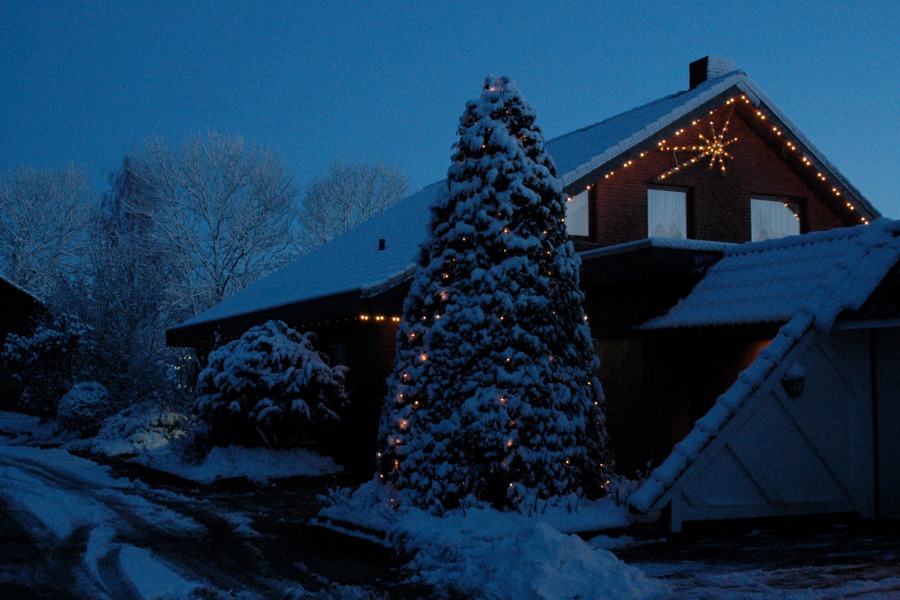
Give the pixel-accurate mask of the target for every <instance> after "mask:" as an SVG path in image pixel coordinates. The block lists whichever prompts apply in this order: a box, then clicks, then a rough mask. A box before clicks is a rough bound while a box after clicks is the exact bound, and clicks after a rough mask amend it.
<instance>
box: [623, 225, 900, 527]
mask: <svg viewBox="0 0 900 600" xmlns="http://www.w3.org/2000/svg"><path fill="white" fill-rule="evenodd" d="M860 227H863V228H864V229H865V231H863V232H861V233H859V234H858V235H857V236H856V239H855V240H854V242H855V243H854V245H853V248H852V249H851V251H849V252H848V253H847V254H846V255H845V256H844V257H842V258H841V259H840V260H839V261H838V264H837V266H836V268H835V269H834V270H833V271H832V273H831V274H830V276H829V277H828V278H827V279H826V280H825V281H823V282H822V283H821V284H820V286H819V287H818V289H817V290H816V293H815V294H814V296H813V298H811V299H810V300H809V301H808V302H806V303H804V304H803V306H802V307H801V308H800V310H799V311H798V312H797V314H795V315H794V316H793V317H792V318H791V319H790V320H789V321H788V322H787V323H786V324H785V325H783V326H782V327H781V328H780V329H779V330H778V333H777V334H776V336H775V338H774V339H773V340H772V342H771V343H770V344H769V345H768V346H766V347H765V348H764V349H763V350H762V351H761V352H760V353H759V355H758V356H757V357H756V359H755V360H754V361H753V362H752V363H751V364H750V365H749V366H748V367H747V368H746V369H744V370H743V371H741V373H740V374H739V375H738V378H737V380H736V381H735V382H734V383H733V384H732V385H731V387H729V388H728V390H726V391H725V393H723V394H722V395H721V396H719V397H718V399H716V403H715V404H714V405H713V407H712V408H711V409H710V410H709V412H707V413H706V415H705V416H703V417H702V418H700V419H698V420H697V422H696V423H695V424H694V428H693V429H692V430H691V432H690V433H688V435H687V436H686V437H685V438H684V439H683V440H682V441H681V442H679V443H678V444H676V445H675V447H674V448H673V449H672V453H671V454H670V455H669V456H668V457H667V458H666V459H665V460H664V461H663V463H662V464H660V465H659V466H658V467H657V468H656V469H654V470H653V471H652V472H651V473H650V477H648V478H647V480H646V481H645V482H644V483H643V484H642V485H641V486H640V487H639V488H638V489H637V490H635V492H634V493H633V494H631V496H629V498H628V505H629V506H630V507H631V508H633V509H634V510H636V511H637V512H639V513H641V514H647V513H649V512H650V511H651V510H654V509H659V508H661V507H662V506H663V505H664V504H665V503H666V502H668V501H669V499H670V498H671V495H672V493H673V490H674V489H675V486H676V484H677V482H678V480H679V479H680V477H681V476H682V475H683V474H684V473H685V472H686V471H687V470H688V469H689V467H690V466H691V465H692V464H694V463H695V462H696V460H697V459H698V458H699V456H700V454H701V453H702V452H703V451H704V450H705V449H706V448H707V447H709V445H710V444H711V443H712V441H713V440H714V439H715V438H716V437H717V436H718V434H719V433H720V432H721V431H722V430H723V429H724V427H725V426H726V425H727V424H728V423H729V422H730V421H731V418H732V417H733V416H734V415H736V414H737V413H738V411H739V410H740V409H741V408H742V407H743V406H744V404H745V403H746V402H748V401H749V400H750V398H751V397H752V396H753V395H754V394H755V393H757V392H758V391H759V390H760V389H762V388H764V384H765V382H766V380H767V379H768V378H769V377H770V376H771V375H772V373H773V372H776V371H777V370H778V367H779V366H781V367H783V368H787V366H785V365H784V364H783V363H784V360H785V358H786V357H787V355H788V353H789V352H790V351H791V350H792V349H793V348H795V347H796V346H797V345H798V344H799V343H800V342H801V340H802V339H803V338H804V337H805V336H806V335H807V333H808V332H810V331H812V330H814V329H815V330H819V331H825V332H827V331H829V330H830V329H831V328H832V327H833V326H834V323H835V321H836V320H837V318H838V316H839V315H840V314H841V312H843V311H844V310H846V309H853V308H858V307H859V306H861V305H862V303H863V302H865V299H866V298H868V296H869V295H870V294H871V293H872V291H874V289H875V288H876V287H877V286H878V284H879V283H881V280H882V279H883V278H884V276H885V275H886V274H887V272H888V271H889V270H890V269H891V268H893V266H894V265H895V264H896V263H897V261H898V260H900V239H898V237H897V236H898V235H900V221H892V220H890V219H884V218H882V219H878V220H877V221H875V222H874V223H872V224H871V225H868V226H860ZM848 229H857V228H856V227H854V228H848ZM825 233H827V232H825ZM761 244H765V242H762V243H761ZM866 259H868V260H866ZM863 261H866V268H859V267H860V265H862V264H863ZM860 271H862V272H860ZM848 280H854V281H857V283H861V284H862V285H857V288H856V289H855V292H856V293H855V294H854V293H850V294H848V293H847V286H846V285H845V284H846V282H847V281H848Z"/></svg>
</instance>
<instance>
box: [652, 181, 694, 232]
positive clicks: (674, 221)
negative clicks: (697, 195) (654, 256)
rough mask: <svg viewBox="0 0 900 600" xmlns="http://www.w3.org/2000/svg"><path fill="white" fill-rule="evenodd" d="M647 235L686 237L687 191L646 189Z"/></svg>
mask: <svg viewBox="0 0 900 600" xmlns="http://www.w3.org/2000/svg"><path fill="white" fill-rule="evenodd" d="M647 237H659V238H677V239H682V240H684V239H687V192H685V191H684V190H673V189H661V188H650V189H648V190H647Z"/></svg>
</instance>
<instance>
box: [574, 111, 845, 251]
mask: <svg viewBox="0 0 900 600" xmlns="http://www.w3.org/2000/svg"><path fill="white" fill-rule="evenodd" d="M724 114H725V113H724V112H721V111H716V114H715V115H714V116H712V117H708V118H701V119H699V122H698V124H697V125H695V126H692V127H687V128H686V129H685V130H684V132H683V133H682V134H681V135H680V136H678V137H674V136H673V137H672V138H670V139H669V144H670V145H691V144H694V143H696V142H697V140H698V137H697V134H698V133H702V134H703V135H704V136H705V137H706V138H707V139H708V138H710V136H711V131H710V127H709V124H708V123H709V119H710V118H711V119H712V120H713V122H714V123H715V127H716V132H719V131H720V129H721V126H722V122H723V120H724ZM735 137H737V138H738V141H737V142H735V143H733V144H731V145H730V146H729V147H728V149H727V151H728V152H729V153H730V154H731V155H732V156H733V159H732V160H730V161H728V162H727V171H726V172H725V174H722V173H721V172H720V170H719V169H718V167H716V168H713V169H712V170H710V169H709V168H708V164H709V161H708V159H704V160H701V161H700V162H698V163H697V164H695V165H693V166H690V167H688V168H685V169H683V170H681V171H680V172H678V173H675V174H673V175H671V176H669V177H668V178H667V179H666V180H665V182H664V183H656V182H655V180H656V178H657V177H658V176H659V175H661V174H663V173H665V172H666V171H668V170H669V169H671V168H672V167H673V166H675V159H674V157H673V154H672V151H671V150H668V151H660V150H659V149H657V148H655V147H654V148H653V149H650V150H648V151H647V152H646V154H645V156H644V157H642V158H638V159H635V160H634V161H633V163H632V165H631V166H630V167H628V168H618V169H617V170H616V171H615V173H614V175H613V176H612V177H610V178H609V179H603V178H601V179H600V180H599V181H597V182H595V183H594V185H593V186H592V189H591V202H592V204H593V216H592V222H591V229H592V236H591V242H593V244H590V245H591V246H611V245H614V244H620V243H624V242H630V241H634V240H640V239H645V238H646V237H647V189H648V187H661V188H673V189H684V190H686V191H687V198H688V232H689V233H688V235H689V237H690V238H692V239H701V240H715V241H723V242H747V241H749V240H750V198H751V196H752V197H758V196H764V197H779V198H786V199H790V200H791V201H792V202H796V203H798V204H799V205H800V209H801V213H800V214H801V232H803V233H806V232H809V231H823V230H827V229H832V228H834V227H841V226H845V225H855V224H857V223H858V220H851V218H850V216H849V215H846V216H843V217H838V216H837V215H836V214H835V213H833V212H832V209H830V208H828V204H827V203H829V202H830V204H831V205H832V206H834V205H835V203H834V201H833V199H831V198H827V197H820V196H818V195H817V192H816V191H815V190H813V189H812V188H811V187H810V186H809V185H808V184H807V183H806V182H805V181H804V180H803V179H802V178H801V177H800V176H798V174H797V173H796V172H795V171H794V170H793V169H792V168H791V167H790V166H789V164H788V162H786V160H794V161H795V160H796V158H795V157H787V156H784V157H783V156H782V155H781V154H780V153H779V152H778V151H776V150H773V149H772V147H770V146H769V145H768V144H767V143H766V142H765V141H763V140H762V139H761V138H760V137H759V136H758V135H757V134H756V133H755V131H754V130H753V129H752V127H751V126H750V125H749V124H748V122H747V121H746V120H745V119H744V118H742V117H741V116H740V115H739V113H738V112H735V114H734V115H733V116H732V118H731V121H730V124H729V127H728V130H727V132H726V135H725V140H726V141H727V140H730V139H732V138H735ZM776 147H777V146H776ZM692 154H693V153H690V152H683V153H679V154H678V159H679V161H680V162H681V163H682V164H683V163H684V162H685V161H686V160H688V159H689V158H690V157H691V156H692ZM810 179H811V178H810ZM820 193H824V192H820ZM823 198H824V201H823ZM842 219H843V220H842ZM579 245H582V246H586V245H583V244H579Z"/></svg>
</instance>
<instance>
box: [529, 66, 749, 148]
mask: <svg viewBox="0 0 900 600" xmlns="http://www.w3.org/2000/svg"><path fill="white" fill-rule="evenodd" d="M737 74H742V75H744V76H747V73H746V72H745V71H743V70H742V69H735V70H734V71H729V72H728V73H723V74H722V75H719V76H718V77H713V78H712V79H708V80H706V81H704V82H703V83H701V84H700V85H698V86H697V87H695V88H691V89H687V90H681V91H679V92H675V93H674V94H668V95H666V96H661V97H659V98H656V99H655V100H651V101H649V102H645V103H644V104H641V105H639V106H635V107H633V108H629V109H628V110H624V111H622V112H620V113H618V114H615V115H613V116H611V117H607V118H605V119H601V120H600V121H597V122H595V123H591V124H589V125H585V126H583V127H579V128H578V129H573V130H571V131H567V132H566V133H563V134H562V135H558V136H556V137H555V138H552V139H549V140H547V141H546V143H547V144H549V143H552V142H557V141H560V140H564V139H565V138H567V137H569V136H572V135H576V134H578V133H582V132H585V131H587V130H589V129H592V128H594V127H599V126H600V125H605V124H607V123H610V122H612V121H615V120H616V119H619V118H621V117H624V116H626V115H628V114H631V113H635V112H638V111H641V110H645V109H646V108H648V107H650V106H653V105H655V104H660V103H661V102H665V101H666V100H671V99H673V98H677V97H678V96H683V95H684V94H688V93H693V92H695V91H696V90H698V89H701V88H704V87H711V86H712V85H714V84H715V83H716V82H718V81H719V80H722V79H727V78H729V77H731V76H733V75H737Z"/></svg>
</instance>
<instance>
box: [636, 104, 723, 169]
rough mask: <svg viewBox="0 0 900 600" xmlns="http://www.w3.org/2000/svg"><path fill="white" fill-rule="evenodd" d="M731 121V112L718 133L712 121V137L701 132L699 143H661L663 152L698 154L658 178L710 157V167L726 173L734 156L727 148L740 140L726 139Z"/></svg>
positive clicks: (710, 126)
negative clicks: (728, 163)
mask: <svg viewBox="0 0 900 600" xmlns="http://www.w3.org/2000/svg"><path fill="white" fill-rule="evenodd" d="M710 114H712V113H710ZM730 123H731V115H730V114H729V115H728V117H726V118H725V123H724V124H723V125H722V130H721V131H719V132H718V133H716V126H715V123H713V122H712V121H710V122H709V129H710V131H711V132H712V133H711V137H710V138H709V139H707V138H706V137H705V136H704V135H703V134H702V133H699V134H697V137H698V138H699V143H697V144H692V145H689V146H671V147H667V146H666V144H665V143H660V145H659V149H660V150H661V151H663V152H668V151H670V150H671V151H672V152H673V153H676V152H695V153H696V154H694V156H693V157H691V159H690V160H688V161H687V162H686V163H684V164H682V165H677V164H676V165H675V166H674V167H672V168H671V169H669V170H668V171H666V172H665V173H663V174H662V175H660V176H659V177H658V179H659V180H660V181H662V180H663V179H665V178H667V177H669V176H670V175H673V174H675V173H677V172H679V171H681V170H682V169H686V168H688V167H690V166H692V165H695V164H696V163H698V162H699V161H701V160H703V159H704V158H709V169H710V170H712V169H713V168H714V167H715V166H716V165H718V166H719V170H720V171H721V173H722V174H723V175H724V174H725V171H726V166H725V161H726V159H728V160H730V159H732V158H733V157H732V156H731V154H729V153H728V151H727V150H726V148H728V146H730V145H732V144H734V143H735V142H737V141H738V138H736V137H735V138H731V139H730V140H727V141H726V140H725V135H726V133H727V132H728V125H729V124H730ZM679 133H680V131H679ZM630 162H631V161H629V162H628V163H626V165H625V166H628V165H629V164H630Z"/></svg>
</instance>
